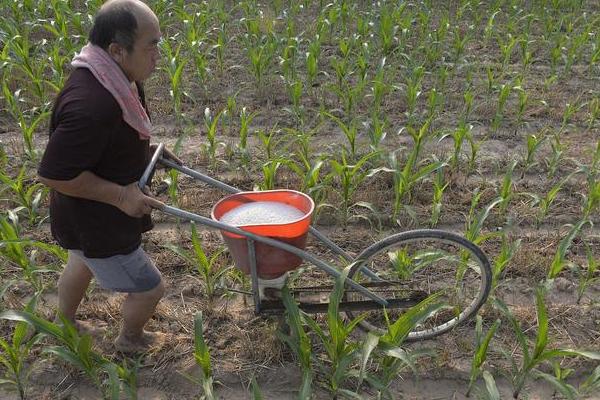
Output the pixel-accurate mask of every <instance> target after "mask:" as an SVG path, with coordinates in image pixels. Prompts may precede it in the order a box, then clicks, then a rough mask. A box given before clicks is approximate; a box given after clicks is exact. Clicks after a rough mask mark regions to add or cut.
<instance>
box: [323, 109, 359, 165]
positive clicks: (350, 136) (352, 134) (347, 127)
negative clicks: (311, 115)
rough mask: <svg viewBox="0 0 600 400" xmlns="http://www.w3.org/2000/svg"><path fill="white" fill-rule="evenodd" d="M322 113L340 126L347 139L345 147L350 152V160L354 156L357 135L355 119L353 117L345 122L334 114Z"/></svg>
mask: <svg viewBox="0 0 600 400" xmlns="http://www.w3.org/2000/svg"><path fill="white" fill-rule="evenodd" d="M322 114H323V115H324V116H325V117H327V118H329V119H331V120H332V121H334V122H335V123H336V124H337V125H338V126H339V127H340V129H341V130H342V132H343V133H344V136H345V137H346V139H347V140H348V147H347V149H348V151H349V153H350V154H349V156H350V160H354V159H355V157H356V138H357V136H358V126H357V122H356V120H355V119H353V120H352V121H350V122H349V123H348V124H345V123H344V122H343V121H342V120H341V119H339V118H338V117H336V116H335V115H332V114H330V113H328V112H323V113H322Z"/></svg>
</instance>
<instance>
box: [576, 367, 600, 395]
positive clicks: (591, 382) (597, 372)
mask: <svg viewBox="0 0 600 400" xmlns="http://www.w3.org/2000/svg"><path fill="white" fill-rule="evenodd" d="M598 390H600V365H598V366H597V367H596V368H595V369H594V370H593V371H592V373H591V374H590V376H589V377H588V378H587V379H586V380H585V381H583V382H582V383H581V385H579V393H580V394H582V395H591V394H593V393H598Z"/></svg>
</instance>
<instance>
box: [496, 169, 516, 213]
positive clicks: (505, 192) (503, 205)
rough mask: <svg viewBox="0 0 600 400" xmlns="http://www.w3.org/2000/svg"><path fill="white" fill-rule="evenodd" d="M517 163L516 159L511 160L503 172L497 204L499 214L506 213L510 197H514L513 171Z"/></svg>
mask: <svg viewBox="0 0 600 400" xmlns="http://www.w3.org/2000/svg"><path fill="white" fill-rule="evenodd" d="M516 165H517V161H513V162H511V163H510V165H509V166H508V169H507V170H506V173H505V174H504V178H503V179H502V187H501V188H500V194H499V197H500V199H501V201H500V203H499V206H500V210H499V211H500V214H501V215H504V214H505V213H506V210H507V208H508V205H509V204H510V201H511V200H512V198H513V197H514V195H515V193H514V188H513V179H512V178H513V171H514V170H515V167H516Z"/></svg>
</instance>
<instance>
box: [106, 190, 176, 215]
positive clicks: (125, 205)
mask: <svg viewBox="0 0 600 400" xmlns="http://www.w3.org/2000/svg"><path fill="white" fill-rule="evenodd" d="M115 205H116V206H117V207H118V208H119V209H120V210H121V211H123V212H124V213H125V214H127V215H129V216H130V217H136V218H140V217H142V216H143V215H144V214H150V212H152V209H153V208H156V209H162V208H163V207H164V204H163V203H161V202H160V201H158V200H156V199H155V198H153V197H150V196H147V195H145V194H144V193H143V192H142V191H141V190H140V188H139V187H138V183H137V182H134V183H131V184H129V185H127V186H122V187H121V190H120V192H119V199H118V200H117V203H116V204H115Z"/></svg>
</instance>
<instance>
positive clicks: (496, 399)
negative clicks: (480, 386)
mask: <svg viewBox="0 0 600 400" xmlns="http://www.w3.org/2000/svg"><path fill="white" fill-rule="evenodd" d="M483 380H484V382H485V388H486V390H487V392H488V395H489V400H500V392H498V387H497V386H496V381H495V380H494V377H493V375H492V374H490V373H489V372H488V371H483Z"/></svg>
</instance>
